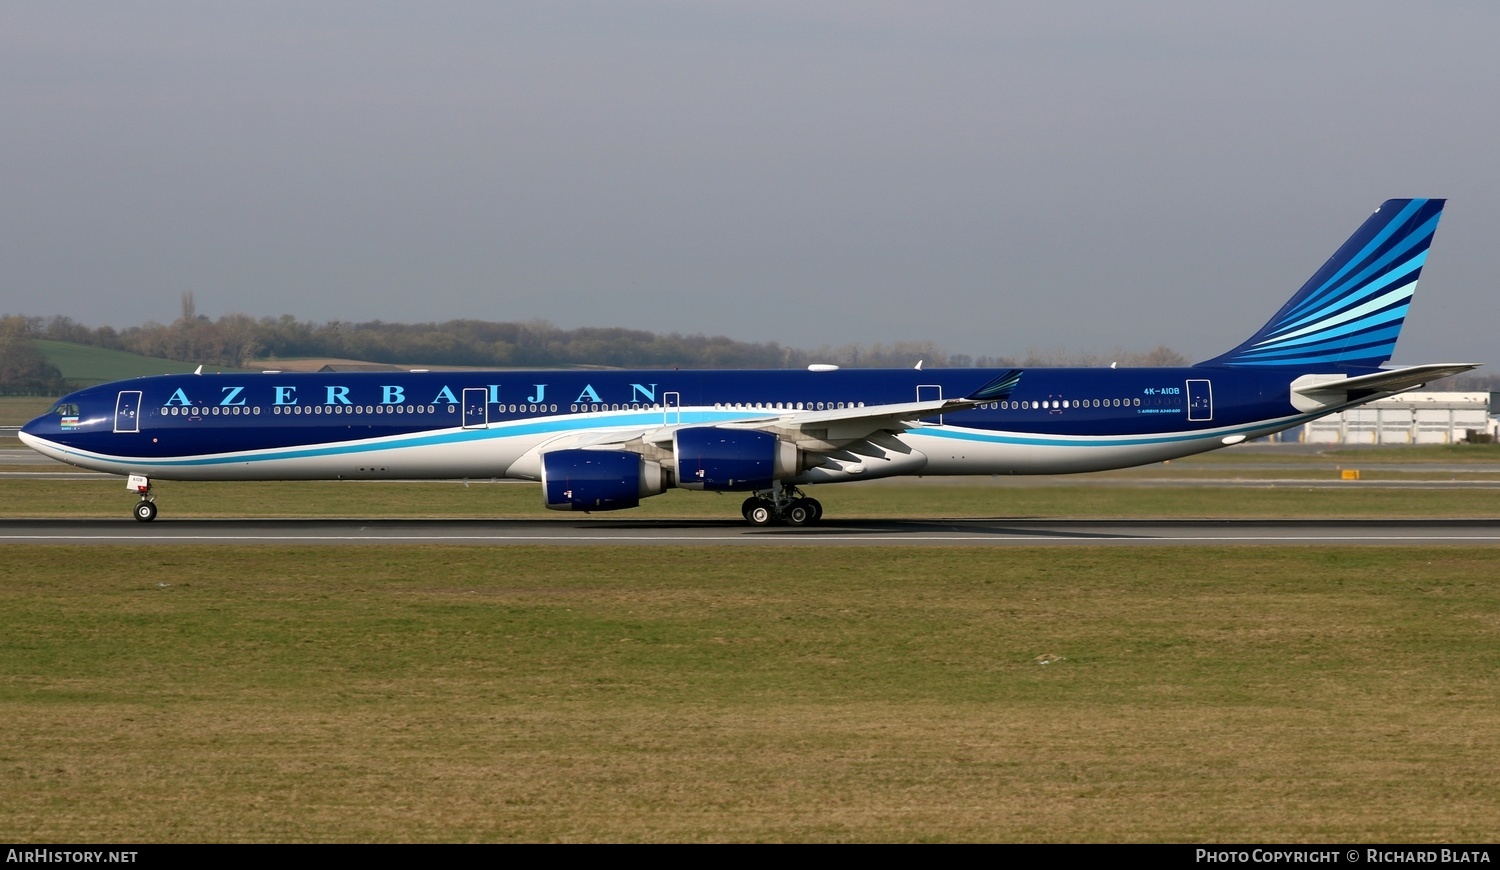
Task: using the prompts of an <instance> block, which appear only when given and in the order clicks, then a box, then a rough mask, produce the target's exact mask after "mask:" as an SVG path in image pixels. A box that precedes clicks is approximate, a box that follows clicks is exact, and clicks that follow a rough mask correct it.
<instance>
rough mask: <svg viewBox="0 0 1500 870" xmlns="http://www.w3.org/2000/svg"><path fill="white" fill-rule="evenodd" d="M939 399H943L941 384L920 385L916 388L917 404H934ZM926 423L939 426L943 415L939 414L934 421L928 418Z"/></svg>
mask: <svg viewBox="0 0 1500 870" xmlns="http://www.w3.org/2000/svg"><path fill="white" fill-rule="evenodd" d="M941 398H943V385H942V384H921V385H919V386H918V387H917V401H918V402H936V401H938V400H939V399H941ZM927 422H928V423H936V424H937V425H939V426H941V425H943V415H942V414H939V415H937V417H936V418H935V419H934V418H928V419H927Z"/></svg>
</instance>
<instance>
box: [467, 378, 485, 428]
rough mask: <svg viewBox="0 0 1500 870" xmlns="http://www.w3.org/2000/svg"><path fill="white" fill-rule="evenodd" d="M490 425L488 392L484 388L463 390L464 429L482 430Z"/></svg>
mask: <svg viewBox="0 0 1500 870" xmlns="http://www.w3.org/2000/svg"><path fill="white" fill-rule="evenodd" d="M489 425H490V392H489V390H486V389H485V388H484V387H465V388H464V428H465V429H484V428H487V427H488V426H489Z"/></svg>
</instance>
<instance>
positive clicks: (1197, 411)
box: [1187, 380, 1214, 421]
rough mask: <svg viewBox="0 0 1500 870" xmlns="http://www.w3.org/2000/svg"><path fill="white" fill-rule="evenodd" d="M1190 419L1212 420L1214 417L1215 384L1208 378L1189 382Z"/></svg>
mask: <svg viewBox="0 0 1500 870" xmlns="http://www.w3.org/2000/svg"><path fill="white" fill-rule="evenodd" d="M1187 398H1188V419H1189V420H1202V421H1207V420H1212V419H1213V418H1214V390H1213V384H1211V383H1209V382H1208V381H1207V380H1190V381H1188V382H1187Z"/></svg>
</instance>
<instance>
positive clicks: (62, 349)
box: [36, 339, 243, 385]
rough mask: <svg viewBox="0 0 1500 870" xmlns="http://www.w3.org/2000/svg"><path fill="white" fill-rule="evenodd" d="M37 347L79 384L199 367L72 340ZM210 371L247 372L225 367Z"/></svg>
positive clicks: (40, 341)
mask: <svg viewBox="0 0 1500 870" xmlns="http://www.w3.org/2000/svg"><path fill="white" fill-rule="evenodd" d="M36 347H37V350H39V351H41V352H42V355H43V356H45V357H46V358H47V361H48V362H50V363H52V364H53V365H55V366H57V368H58V370H59V371H61V372H62V375H63V377H64V378H66V379H68V380H69V381H72V382H74V383H76V384H79V385H87V384H102V383H105V382H107V381H119V380H124V379H125V378H138V377H143V376H146V375H171V374H185V373H187V372H191V371H192V370H193V369H194V367H195V366H196V363H186V362H178V361H174V360H164V359H156V358H154V357H149V356H141V355H140V354H136V353H128V352H126V351H123V350H109V349H106V348H102V347H89V346H88V345H84V344H74V343H73V342H71V341H52V340H51V339H37V340H36ZM206 370H210V371H243V369H230V368H224V367H222V366H221V367H209V368H208V369H206Z"/></svg>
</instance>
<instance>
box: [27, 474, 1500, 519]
mask: <svg viewBox="0 0 1500 870" xmlns="http://www.w3.org/2000/svg"><path fill="white" fill-rule="evenodd" d="M30 470H33V471H34V470H36V469H35V468H34V467H32V468H31V469H30ZM808 492H809V493H811V494H812V495H814V496H816V497H817V498H818V499H819V500H821V501H822V502H823V507H824V512H825V514H826V515H827V516H828V518H829V519H876V518H890V517H900V518H911V519H919V518H936V517H947V518H956V517H977V518H991V517H1001V518H1007V517H1008V518H1022V517H1074V518H1100V519H1102V518H1121V517H1182V518H1245V517H1267V518H1286V517H1306V518H1309V519H1313V518H1328V517H1493V516H1496V515H1497V514H1500V493H1496V491H1494V490H1483V489H1472V490H1471V489H1430V490H1422V489H1381V488H1377V487H1371V486H1362V485H1361V484H1358V483H1353V484H1350V485H1348V486H1338V487H1334V488H1319V489H1314V488H1310V487H1301V486H1297V485H1295V484H1292V485H1277V486H1264V487H1249V486H1240V487H1215V486H1183V487H1141V488H1134V487H1123V486H1041V485H1014V484H1012V483H1010V482H1007V481H989V480H987V479H986V480H982V481H965V482H963V483H962V484H960V483H959V482H955V481H948V482H943V483H938V484H932V485H924V484H923V483H921V482H906V481H903V482H899V483H896V482H893V483H890V484H844V485H839V486H826V487H809V488H808ZM156 494H157V503H158V505H159V506H160V508H161V518H162V520H163V521H165V520H170V519H186V518H191V517H222V518H240V517H242V518H272V517H355V518H393V517H411V518H422V517H476V518H487V517H491V518H533V519H556V520H567V521H573V522H577V521H579V520H583V519H586V518H588V517H593V518H594V519H595V520H597V521H599V522H609V521H611V520H626V521H630V520H642V519H657V518H669V517H686V518H719V519H725V520H735V521H738V520H739V505H740V501H741V500H742V499H741V498H740V496H739V495H737V494H734V493H725V494H722V495H720V494H714V493H699V492H687V491H684V490H670V491H668V492H667V493H666V494H664V495H661V496H657V497H654V498H649V499H647V500H645V501H643V502H641V506H640V507H639V508H636V509H634V510H629V511H620V512H617V513H608V514H593V515H588V514H577V513H557V512H554V511H549V510H545V509H543V507H542V505H541V488H540V487H539V486H538V485H537V484H532V483H522V482H515V481H512V482H502V483H492V482H478V483H473V484H471V485H469V486H467V487H466V486H464V485H463V484H460V483H451V482H443V483H363V482H342V483H339V482H327V481H321V482H264V483H263V482H253V483H236V482H227V483H201V482H199V483H195V482H185V481H165V482H161V483H158V484H157V485H156ZM133 503H134V496H133V495H131V494H130V493H127V492H126V491H125V487H124V482H123V479H116V478H82V479H79V480H26V479H4V478H0V517H10V518H21V517H106V518H108V517H122V516H127V515H128V514H129V511H130V506H131V505H132V504H133Z"/></svg>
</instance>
